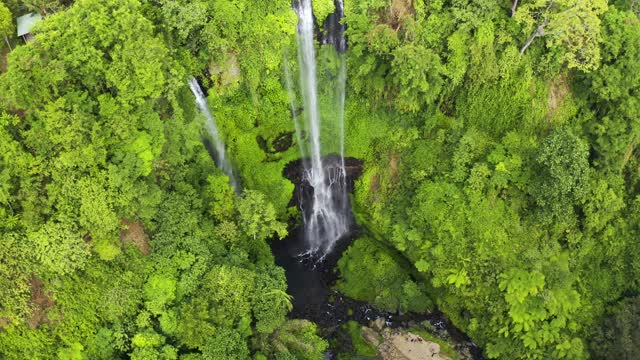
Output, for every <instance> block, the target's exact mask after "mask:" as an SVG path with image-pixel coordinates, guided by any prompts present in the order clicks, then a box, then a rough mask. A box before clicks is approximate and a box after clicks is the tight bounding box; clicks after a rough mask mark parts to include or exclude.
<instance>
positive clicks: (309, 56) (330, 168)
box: [295, 0, 350, 256]
mask: <svg viewBox="0 0 640 360" xmlns="http://www.w3.org/2000/svg"><path fill="white" fill-rule="evenodd" d="M295 10H296V13H297V14H298V18H299V22H298V64H299V67H300V84H301V88H302V98H303V102H304V119H305V121H306V124H305V125H306V126H305V128H306V129H307V130H308V135H309V150H308V152H309V158H310V161H308V162H305V176H304V180H306V181H307V182H308V183H309V185H310V186H311V187H312V188H313V196H312V199H311V200H312V203H311V204H310V207H308V208H304V206H306V204H303V209H302V213H303V219H304V229H305V236H306V240H307V242H308V253H309V254H312V255H320V256H324V255H325V254H327V253H329V252H330V251H331V249H332V248H333V246H334V244H335V243H336V241H338V240H339V239H340V238H341V237H342V236H343V235H344V234H346V233H347V231H348V230H349V223H350V218H349V217H348V216H347V214H346V212H347V211H346V209H345V207H347V206H348V205H347V195H346V172H345V168H344V145H343V144H344V125H343V122H344V84H343V85H338V87H342V95H341V96H342V100H340V102H341V103H342V109H340V110H339V111H340V112H341V113H340V114H339V115H338V116H339V121H340V122H341V125H340V126H341V128H340V131H341V135H340V136H341V139H340V141H341V145H340V164H339V165H338V166H336V165H335V164H323V161H322V149H321V141H320V140H321V139H320V133H321V131H320V129H321V127H320V123H321V118H320V109H319V105H318V85H317V78H316V76H317V75H316V51H315V44H314V19H313V10H312V4H311V0H299V2H298V4H297V5H296V6H295ZM341 77H342V78H346V76H341ZM340 81H342V80H340ZM296 130H297V131H300V126H298V125H297V126H296ZM301 138H302V136H301V135H300V134H298V139H301ZM302 156H303V157H304V156H305V154H304V152H303V153H302Z"/></svg>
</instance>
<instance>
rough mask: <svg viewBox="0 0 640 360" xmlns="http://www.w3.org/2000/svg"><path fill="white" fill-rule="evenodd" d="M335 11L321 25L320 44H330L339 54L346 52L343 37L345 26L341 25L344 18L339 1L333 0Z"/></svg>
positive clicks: (345, 42)
mask: <svg viewBox="0 0 640 360" xmlns="http://www.w3.org/2000/svg"><path fill="white" fill-rule="evenodd" d="M333 2H334V4H335V9H336V10H335V11H334V12H333V13H332V14H329V16H327V18H326V19H325V20H324V23H323V24H322V30H323V31H322V39H321V41H322V44H331V45H333V46H335V48H336V50H337V51H338V52H339V53H340V54H344V53H345V52H346V51H347V39H346V38H345V36H344V31H345V30H346V27H347V26H346V24H343V23H342V18H343V17H344V9H343V8H342V6H341V5H340V0H334V1H333Z"/></svg>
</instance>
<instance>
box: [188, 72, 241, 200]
mask: <svg viewBox="0 0 640 360" xmlns="http://www.w3.org/2000/svg"><path fill="white" fill-rule="evenodd" d="M189 88H191V92H192V93H193V95H194V96H195V97H196V106H197V107H198V110H200V112H201V113H202V114H203V115H204V117H205V120H206V122H205V127H206V129H207V133H208V134H209V136H210V137H211V140H212V141H213V147H214V150H215V151H214V160H215V163H216V165H217V166H218V168H220V170H222V172H223V173H225V174H226V175H227V176H228V177H229V184H231V186H233V188H234V189H235V190H236V192H238V189H239V188H238V182H237V181H236V178H235V177H234V176H233V168H232V167H231V163H230V162H229V159H228V158H227V157H226V156H225V149H224V143H223V142H222V139H221V138H220V133H219V132H218V127H217V126H216V120H215V119H214V117H213V114H211V111H209V105H208V104H207V98H206V97H205V96H204V93H203V92H202V88H200V85H199V84H198V81H197V80H196V79H195V78H190V79H189Z"/></svg>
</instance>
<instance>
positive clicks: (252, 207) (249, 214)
mask: <svg viewBox="0 0 640 360" xmlns="http://www.w3.org/2000/svg"><path fill="white" fill-rule="evenodd" d="M237 208H238V216H239V220H240V226H241V228H242V231H244V232H245V234H247V235H249V236H250V237H252V238H253V239H254V240H257V241H264V240H266V239H267V238H268V237H269V236H271V235H273V234H277V235H278V236H279V237H280V238H281V239H282V238H284V237H285V236H287V227H286V225H285V224H283V223H281V222H279V221H278V220H277V219H276V211H275V209H274V207H273V205H272V204H271V203H269V202H267V200H266V198H265V196H264V194H263V193H261V192H259V191H255V190H246V191H245V192H244V193H243V194H242V198H240V199H238V205H237Z"/></svg>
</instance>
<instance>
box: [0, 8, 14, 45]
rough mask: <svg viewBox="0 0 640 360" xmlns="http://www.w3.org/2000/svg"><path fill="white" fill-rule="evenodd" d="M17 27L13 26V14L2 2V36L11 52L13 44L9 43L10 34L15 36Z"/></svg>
mask: <svg viewBox="0 0 640 360" xmlns="http://www.w3.org/2000/svg"><path fill="white" fill-rule="evenodd" d="M14 31H15V26H14V25H13V14H11V11H9V9H8V8H7V7H6V6H5V5H4V3H3V2H0V34H2V36H4V41H5V42H6V43H7V46H8V47H9V50H11V43H9V38H8V37H7V36H8V34H13V32H14Z"/></svg>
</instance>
